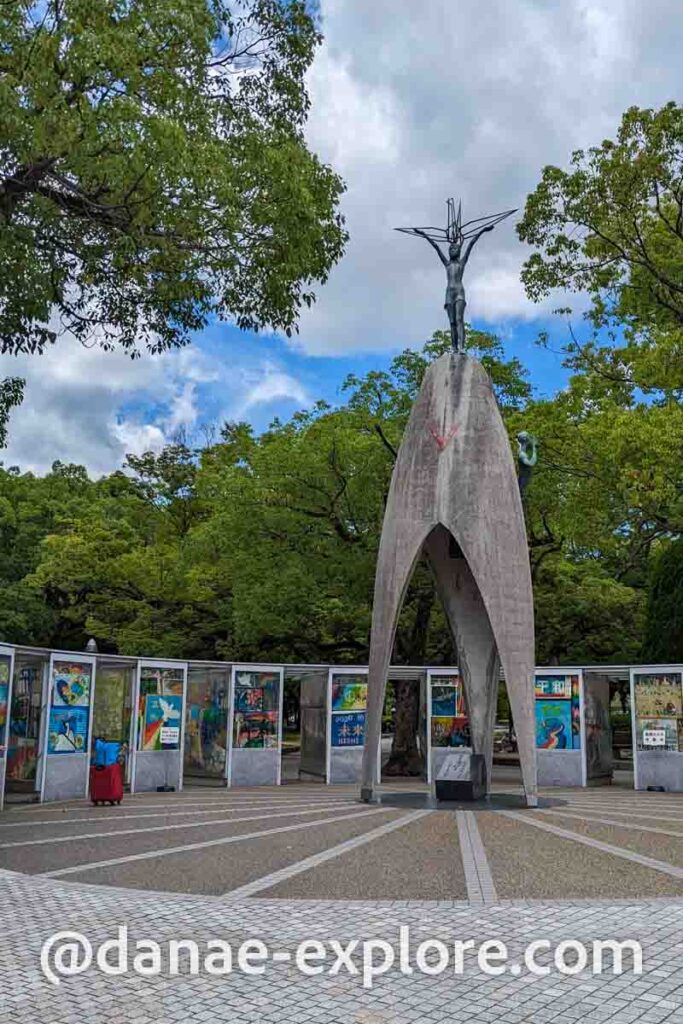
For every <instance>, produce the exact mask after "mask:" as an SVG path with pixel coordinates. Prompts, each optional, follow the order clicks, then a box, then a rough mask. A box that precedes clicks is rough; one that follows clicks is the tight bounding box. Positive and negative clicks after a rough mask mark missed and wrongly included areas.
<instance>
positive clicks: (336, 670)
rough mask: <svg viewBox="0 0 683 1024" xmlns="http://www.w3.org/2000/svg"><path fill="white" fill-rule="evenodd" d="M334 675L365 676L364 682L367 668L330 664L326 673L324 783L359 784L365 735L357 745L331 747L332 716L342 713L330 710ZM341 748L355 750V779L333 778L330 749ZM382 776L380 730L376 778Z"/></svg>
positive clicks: (366, 677)
mask: <svg viewBox="0 0 683 1024" xmlns="http://www.w3.org/2000/svg"><path fill="white" fill-rule="evenodd" d="M334 676H365V679H366V682H367V680H368V677H369V669H368V667H367V666H356V667H355V668H354V667H353V666H350V665H343V666H335V665H331V666H330V668H329V670H328V673H327V743H326V746H327V753H326V758H325V784H326V785H328V786H330V785H343V784H346V785H354V784H355V783H356V782H357V783H358V784H360V780H361V766H362V760H363V751H364V749H365V736H363V744H362V746H359V747H347V748H343V747H334V748H333V747H332V716H333V715H337V714H343V713H344V712H339V711H333V710H332V679H333V677H334ZM367 713H368V711H367V702H366V706H365V712H364V714H365V715H366V716H367ZM333 749H334V750H343V749H346V750H348V751H352V750H353V751H357V760H358V762H359V763H358V778H357V779H355V780H349V779H335V778H333V777H332V776H333V774H334V772H333V768H332V750H333ZM381 777H382V735H381V732H380V738H379V743H378V745H377V778H378V779H381Z"/></svg>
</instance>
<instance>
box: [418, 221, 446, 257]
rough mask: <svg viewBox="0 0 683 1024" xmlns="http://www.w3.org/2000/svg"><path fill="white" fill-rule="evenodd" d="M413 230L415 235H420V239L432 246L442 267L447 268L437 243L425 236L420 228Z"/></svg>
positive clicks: (424, 232) (425, 233)
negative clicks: (424, 239)
mask: <svg viewBox="0 0 683 1024" xmlns="http://www.w3.org/2000/svg"><path fill="white" fill-rule="evenodd" d="M413 230H414V232H415V234H416V235H420V236H421V237H422V238H426V239H427V241H428V242H429V244H430V245H431V246H432V248H433V249H436V251H437V252H438V254H439V259H440V260H441V262H442V263H443V265H444V267H447V266H448V260H447V259H446V257H445V256H444V254H443V253H442V252H441V249H440V247H439V246H438V245H437V243H436V242H435V241H434V239H433V238H430V237H429V235H428V234H427V232H426V231H422V230H421V229H420V228H414V229H413Z"/></svg>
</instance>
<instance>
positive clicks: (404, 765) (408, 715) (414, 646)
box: [384, 578, 435, 776]
mask: <svg viewBox="0 0 683 1024" xmlns="http://www.w3.org/2000/svg"><path fill="white" fill-rule="evenodd" d="M434 596H435V595H434V585H433V583H432V580H431V578H428V579H427V581H426V585H425V586H423V587H422V588H421V591H420V593H419V596H418V599H417V607H416V609H415V619H414V621H413V627H412V629H411V631H410V638H409V642H408V644H406V645H405V646H406V648H407V649H405V650H404V655H405V656H406V660H407V661H408V664H413V665H420V664H423V663H424V659H425V657H426V652H427V636H428V633H429V621H430V619H431V616H432V608H433V606H434ZM393 685H394V694H395V697H396V718H395V723H394V738H393V741H392V744H391V753H390V755H389V760H388V761H387V764H386V767H385V768H384V774H385V775H391V776H395V775H411V776H415V775H422V773H423V772H424V758H423V757H422V754H421V753H420V750H419V748H418V745H417V730H418V725H419V721H420V687H419V685H418V683H417V681H416V680H401V681H400V682H395V683H394V684H393Z"/></svg>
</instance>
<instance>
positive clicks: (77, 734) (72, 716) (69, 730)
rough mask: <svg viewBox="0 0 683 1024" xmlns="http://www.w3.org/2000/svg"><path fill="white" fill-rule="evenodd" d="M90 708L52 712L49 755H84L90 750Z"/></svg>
mask: <svg viewBox="0 0 683 1024" xmlns="http://www.w3.org/2000/svg"><path fill="white" fill-rule="evenodd" d="M88 715H89V711H88V708H83V707H78V706H76V707H71V708H64V707H61V708H55V707H53V708H52V709H51V710H50V721H49V726H48V741H47V752H48V754H84V753H85V752H86V751H87V748H88Z"/></svg>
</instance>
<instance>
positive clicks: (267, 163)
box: [0, 0, 346, 354]
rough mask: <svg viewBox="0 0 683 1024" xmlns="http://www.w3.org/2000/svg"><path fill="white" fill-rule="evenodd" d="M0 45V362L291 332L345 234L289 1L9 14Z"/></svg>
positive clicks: (38, 7) (132, 4) (47, 8)
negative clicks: (59, 350)
mask: <svg viewBox="0 0 683 1024" xmlns="http://www.w3.org/2000/svg"><path fill="white" fill-rule="evenodd" d="M0 38H2V48H1V49H0V351H4V352H40V351H42V350H43V349H44V347H45V346H46V345H47V344H49V343H51V342H54V341H55V339H56V337H57V336H58V335H59V334H60V333H61V332H62V331H63V330H66V329H68V330H69V331H71V332H73V333H74V334H75V335H76V337H77V338H79V339H80V340H81V341H83V342H87V343H89V344H92V343H98V344H100V345H102V346H104V347H113V346H114V345H121V346H122V347H123V348H124V349H126V350H127V351H129V352H130V353H131V354H135V353H137V352H138V351H139V350H140V348H141V347H144V346H146V347H147V348H148V349H149V350H150V351H152V352H158V351H161V350H163V349H168V348H170V347H173V346H177V345H183V344H185V343H187V341H188V340H189V338H190V336H191V333H192V332H193V331H196V330H199V329H201V328H202V327H204V326H205V325H206V323H207V322H208V320H209V318H211V317H214V316H217V317H219V318H223V319H230V320H232V321H234V322H236V323H237V325H238V326H239V327H242V328H253V329H258V328H260V327H262V326H264V325H270V326H272V327H274V328H277V329H281V330H284V331H286V332H287V333H290V332H291V331H292V330H293V329H295V323H296V317H297V313H298V311H299V309H300V308H301V306H302V305H309V304H310V303H311V302H312V301H313V297H314V295H313V290H312V286H313V284H314V282H316V281H324V280H325V279H326V277H327V274H328V272H329V270H330V268H331V266H332V265H333V264H334V263H335V261H336V260H337V259H338V258H339V257H340V255H341V253H342V251H343V247H344V243H345V238H346V236H345V232H344V228H343V223H342V218H341V217H340V215H339V214H338V213H337V202H338V199H339V196H340V193H341V191H342V187H343V186H342V183H341V181H340V179H339V178H338V177H337V176H336V175H335V174H334V173H333V172H332V170H331V169H330V168H328V167H326V166H324V165H322V164H321V163H320V162H319V161H318V160H317V158H316V157H315V156H314V155H313V154H311V153H310V152H309V150H308V149H307V147H306V144H305V141H304V137H303V128H304V125H305V121H306V116H307V111H308V97H307V93H306V88H305V83H304V80H305V73H306V71H307V69H308V67H309V65H310V63H311V60H312V58H313V53H314V50H315V47H316V45H317V44H318V42H319V39H320V37H319V35H318V33H317V31H316V28H315V25H314V22H313V20H312V18H311V17H310V16H309V14H308V13H307V11H306V4H305V3H304V2H303V0H288V2H287V3H282V2H281V0H176V2H174V3H172V4H167V3H159V2H158V0H97V2H96V3H93V2H91V0H42V2H31V0H9V2H5V3H2V4H0Z"/></svg>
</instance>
